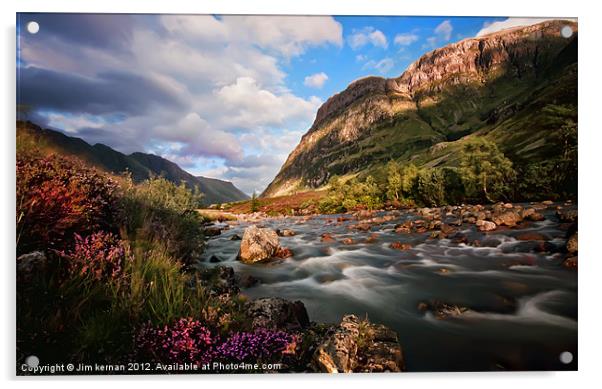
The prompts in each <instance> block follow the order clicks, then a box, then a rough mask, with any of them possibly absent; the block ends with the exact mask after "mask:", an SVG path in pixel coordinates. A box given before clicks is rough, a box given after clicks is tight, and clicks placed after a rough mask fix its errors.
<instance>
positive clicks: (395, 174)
mask: <svg viewBox="0 0 602 389" xmlns="http://www.w3.org/2000/svg"><path fill="white" fill-rule="evenodd" d="M401 184H402V179H401V169H400V167H399V164H398V163H397V162H395V161H391V162H389V163H388V164H387V199H389V200H391V201H399V200H401V194H402V185H401Z"/></svg>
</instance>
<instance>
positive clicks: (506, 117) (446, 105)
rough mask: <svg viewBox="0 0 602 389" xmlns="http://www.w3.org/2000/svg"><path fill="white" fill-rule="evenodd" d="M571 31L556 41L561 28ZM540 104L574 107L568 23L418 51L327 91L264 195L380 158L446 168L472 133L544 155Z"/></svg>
mask: <svg viewBox="0 0 602 389" xmlns="http://www.w3.org/2000/svg"><path fill="white" fill-rule="evenodd" d="M567 25H568V26H570V27H571V28H572V30H573V32H574V33H573V35H572V36H571V37H570V38H564V37H562V36H561V34H560V30H561V28H562V27H563V26H567ZM549 105H555V106H564V107H567V109H569V110H570V111H571V112H574V116H575V119H576V107H577V24H576V23H574V22H569V21H548V22H544V23H540V24H537V25H533V26H528V27H520V28H514V29H509V30H504V31H500V32H497V33H493V34H489V35H486V36H482V37H478V38H472V39H465V40H463V41H460V42H457V43H454V44H450V45H448V46H446V47H443V48H440V49H436V50H434V51H432V52H430V53H427V54H425V55H424V56H422V57H421V58H420V59H418V60H417V61H416V62H414V63H413V64H412V65H410V66H409V67H408V69H407V70H406V71H405V72H404V73H403V74H402V75H401V76H399V77H398V78H392V79H384V78H380V77H367V78H363V79H360V80H357V81H355V82H353V83H351V84H350V85H349V86H348V87H347V89H345V90H344V91H343V92H341V93H338V94H336V95H334V96H332V97H331V98H329V99H328V100H327V101H326V102H325V103H324V104H323V105H322V106H321V107H320V109H319V110H318V112H317V114H316V119H315V121H314V123H313V125H312V126H311V128H310V129H309V130H308V132H307V133H306V134H305V135H304V136H303V138H302V140H301V142H300V144H299V145H298V146H297V147H296V148H295V149H294V150H293V152H292V153H291V154H290V155H289V157H288V159H287V160H286V162H285V163H284V165H283V166H282V168H281V170H280V172H279V173H278V175H277V176H276V178H275V179H274V181H273V182H272V183H271V184H270V185H269V186H268V188H267V189H266V190H265V192H264V193H263V194H262V195H263V196H265V197H271V196H277V195H284V194H289V193H294V192H295V191H299V190H304V189H310V188H318V187H320V186H323V185H325V184H326V182H327V181H328V179H329V178H330V177H331V176H332V175H351V174H362V173H366V172H370V171H371V170H373V169H375V168H377V167H379V166H382V165H383V164H385V163H387V162H388V161H390V160H398V161H400V162H408V161H412V162H413V163H415V164H417V165H419V166H440V165H454V164H455V163H457V158H456V157H457V151H458V150H459V149H460V147H461V145H462V143H463V142H465V141H466V140H467V139H469V138H470V137H472V136H476V135H478V136H484V137H487V138H489V139H490V140H493V141H495V142H496V143H498V145H499V147H500V148H501V149H502V151H504V153H506V154H507V155H508V156H510V157H511V158H512V159H513V160H515V161H517V162H519V163H520V162H521V161H526V160H529V161H535V160H542V159H545V158H546V157H547V156H549V155H553V153H555V152H556V150H555V149H554V148H553V145H552V143H551V142H550V141H549V139H550V138H551V137H552V136H554V132H555V131H556V130H557V129H555V128H554V127H553V126H552V125H551V124H550V122H551V121H550V120H548V118H547V117H546V112H547V111H546V109H545V108H546V107H547V106H549Z"/></svg>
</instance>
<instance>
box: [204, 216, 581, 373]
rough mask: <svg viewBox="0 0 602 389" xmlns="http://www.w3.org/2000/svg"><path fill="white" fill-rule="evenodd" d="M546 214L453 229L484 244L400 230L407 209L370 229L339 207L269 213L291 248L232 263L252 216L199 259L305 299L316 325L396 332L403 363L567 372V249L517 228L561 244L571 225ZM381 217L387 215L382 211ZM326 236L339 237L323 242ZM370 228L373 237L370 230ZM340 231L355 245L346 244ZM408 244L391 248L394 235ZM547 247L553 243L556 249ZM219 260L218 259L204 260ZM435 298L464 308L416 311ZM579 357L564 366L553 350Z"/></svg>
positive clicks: (572, 320) (573, 322) (572, 328)
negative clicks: (541, 244)
mask: <svg viewBox="0 0 602 389" xmlns="http://www.w3.org/2000/svg"><path fill="white" fill-rule="evenodd" d="M543 214H544V215H545V216H546V220H543V221H540V222H530V223H527V224H526V225H523V226H522V227H519V228H513V229H506V230H503V231H494V232H491V233H488V234H487V235H485V234H484V233H481V232H478V231H477V230H476V229H475V227H474V225H470V224H463V225H462V226H461V227H459V228H458V231H460V232H461V233H462V234H464V235H466V236H467V237H468V238H469V241H472V240H475V239H477V240H479V241H480V242H481V245H480V247H475V246H474V245H471V244H465V243H454V242H453V241H452V240H450V239H429V235H430V232H425V233H409V234H407V233H395V232H394V231H393V227H394V225H395V224H398V223H401V222H403V221H405V220H407V219H416V218H417V216H416V215H415V214H410V213H402V214H401V215H398V216H396V219H395V220H391V221H389V222H386V223H384V224H381V225H377V226H374V227H373V228H372V231H368V232H360V231H356V230H351V229H349V225H350V224H353V223H356V222H357V221H354V220H349V221H344V222H342V223H337V222H336V218H337V217H340V216H341V215H328V216H326V215H324V216H316V217H312V218H310V219H306V218H303V217H286V218H274V219H265V220H262V221H261V222H259V223H256V224H258V225H260V226H265V227H270V228H273V229H277V228H278V229H285V228H286V229H291V230H293V231H295V233H296V235H295V236H292V237H281V238H280V242H281V245H282V246H284V247H288V248H289V249H291V250H292V251H293V253H294V256H293V257H291V258H287V259H284V260H278V261H275V262H270V263H266V264H252V265H247V264H243V263H241V262H239V261H237V260H236V257H237V254H238V250H239V247H240V241H236V240H231V239H230V238H231V237H232V236H233V235H234V234H238V235H239V236H242V235H243V232H244V228H245V227H246V226H248V225H249V223H242V222H241V223H240V224H236V225H232V226H231V227H230V228H229V229H227V230H224V231H223V232H222V234H221V235H219V236H217V237H214V238H212V239H210V240H209V241H208V242H207V249H206V252H205V253H204V259H205V263H204V264H203V265H204V266H215V265H226V266H232V267H233V268H234V270H235V271H236V272H237V273H238V274H240V275H244V274H250V275H252V276H254V277H256V278H258V279H259V280H261V283H260V284H259V285H257V286H253V287H250V288H247V289H243V290H242V293H244V294H246V295H248V296H249V297H267V296H277V297H282V298H286V299H290V300H301V301H303V302H304V304H305V306H306V308H307V311H308V313H309V317H310V319H311V320H312V321H316V322H329V323H338V322H339V321H340V319H341V317H342V315H343V314H346V313H354V314H356V315H358V316H360V317H366V316H367V317H368V318H369V319H370V320H371V321H372V322H376V323H382V324H385V325H387V326H389V327H391V328H392V329H394V330H396V331H397V333H398V334H399V339H400V343H401V345H402V348H403V352H404V356H405V360H406V367H407V370H408V371H477V370H562V369H571V370H573V369H576V366H577V365H576V363H577V272H576V271H574V270H568V269H565V268H564V267H563V266H561V265H560V262H561V261H562V259H563V258H564V254H561V253H555V254H552V253H550V252H543V253H542V252H537V250H535V249H534V248H535V247H536V246H537V245H538V243H537V242H534V241H520V240H517V239H516V237H517V236H518V235H519V234H521V233H524V232H537V233H539V234H543V235H544V236H546V237H547V238H549V242H550V244H552V245H553V247H557V248H560V247H563V246H564V244H565V241H566V239H565V235H566V225H564V226H563V225H561V224H560V223H559V222H558V221H557V220H556V219H555V216H554V213H553V209H552V208H551V207H550V208H548V209H547V210H546V211H543ZM380 215H383V213H381V214H380ZM324 233H329V234H331V235H332V236H333V237H334V238H335V239H336V240H337V241H336V242H331V243H328V242H322V241H321V239H320V236H321V235H322V234H324ZM371 234H376V235H375V236H376V241H375V242H373V243H367V242H366V238H368V237H369V236H370V235H371ZM344 238H351V239H353V240H354V242H355V243H353V244H343V243H341V241H342V240H343V239H344ZM395 241H401V242H407V243H410V244H411V245H412V248H411V249H409V250H404V251H400V250H395V249H392V248H390V247H389V245H390V244H391V243H392V242H395ZM552 251H554V250H552ZM213 255H215V256H217V257H218V258H219V259H220V260H221V263H219V264H213V263H209V261H208V260H207V258H210V257H211V256H213ZM429 301H441V302H445V303H450V304H456V305H458V306H462V307H467V308H469V309H470V310H469V311H468V312H465V313H464V314H462V315H460V316H456V317H452V318H448V319H443V320H442V319H437V318H436V317H435V316H434V315H433V313H432V312H430V311H426V312H425V311H422V310H420V309H418V305H419V304H420V303H421V302H429ZM565 351H569V352H571V353H572V354H573V355H574V360H573V362H572V363H570V364H568V365H567V364H563V363H562V362H561V361H560V358H559V356H560V354H561V353H562V352H565Z"/></svg>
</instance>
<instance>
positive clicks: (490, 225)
mask: <svg viewBox="0 0 602 389" xmlns="http://www.w3.org/2000/svg"><path fill="white" fill-rule="evenodd" d="M476 226H477V227H478V228H479V231H493V230H495V229H496V228H497V225H496V224H495V223H494V222H490V221H487V220H477V223H476Z"/></svg>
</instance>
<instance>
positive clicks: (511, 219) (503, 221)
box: [492, 210, 522, 227]
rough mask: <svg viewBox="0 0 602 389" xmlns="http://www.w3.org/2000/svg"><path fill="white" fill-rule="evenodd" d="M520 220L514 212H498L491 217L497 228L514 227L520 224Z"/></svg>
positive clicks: (518, 215)
mask: <svg viewBox="0 0 602 389" xmlns="http://www.w3.org/2000/svg"><path fill="white" fill-rule="evenodd" d="M521 220H522V218H521V216H520V214H519V213H518V212H516V211H514V210H511V211H506V212H500V213H498V214H496V215H493V217H492V221H493V222H494V223H495V224H497V225H498V226H508V227H514V226H515V225H517V224H518V223H520V222H521Z"/></svg>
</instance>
